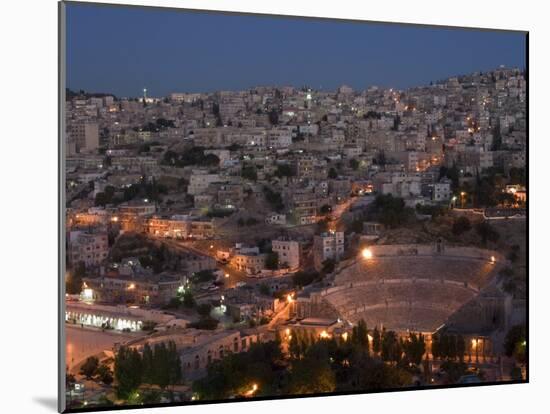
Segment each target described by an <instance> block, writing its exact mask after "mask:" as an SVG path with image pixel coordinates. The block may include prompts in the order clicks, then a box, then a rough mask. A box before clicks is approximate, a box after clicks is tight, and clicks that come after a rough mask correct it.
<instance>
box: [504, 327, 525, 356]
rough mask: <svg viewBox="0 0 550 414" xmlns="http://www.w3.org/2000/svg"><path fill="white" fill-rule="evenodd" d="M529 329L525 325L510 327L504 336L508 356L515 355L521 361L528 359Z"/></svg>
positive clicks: (505, 350)
mask: <svg viewBox="0 0 550 414" xmlns="http://www.w3.org/2000/svg"><path fill="white" fill-rule="evenodd" d="M526 348H527V331H526V329H525V325H515V326H512V327H511V328H510V330H509V331H508V333H507V334H506V337H505V338H504V352H505V354H506V356H508V357H514V358H515V359H516V361H518V362H519V363H524V362H525V359H526Z"/></svg>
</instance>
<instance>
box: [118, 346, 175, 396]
mask: <svg viewBox="0 0 550 414" xmlns="http://www.w3.org/2000/svg"><path fill="white" fill-rule="evenodd" d="M114 373H115V378H116V381H117V385H116V394H117V397H118V398H121V399H124V400H128V399H129V398H131V396H132V395H133V394H134V393H136V391H137V389H138V388H139V387H140V386H141V385H142V384H151V385H158V386H159V387H160V388H161V389H162V390H164V389H166V387H168V386H169V385H175V384H179V383H181V381H182V378H183V375H182V370H181V361H180V358H179V355H178V353H177V350H176V344H175V343H174V342H172V341H170V342H168V344H167V345H166V344H164V343H160V344H156V345H155V346H154V348H151V347H150V346H149V344H146V345H145V346H144V348H143V353H142V354H140V353H139V352H138V351H137V350H136V349H135V348H128V347H121V348H120V349H119V350H118V352H117V354H116V356H115V369H114Z"/></svg>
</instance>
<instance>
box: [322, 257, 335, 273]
mask: <svg viewBox="0 0 550 414" xmlns="http://www.w3.org/2000/svg"><path fill="white" fill-rule="evenodd" d="M335 267H336V262H335V261H334V260H333V259H326V260H325V261H324V262H323V273H325V274H326V273H332V272H334V269H335Z"/></svg>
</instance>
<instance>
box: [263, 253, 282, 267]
mask: <svg viewBox="0 0 550 414" xmlns="http://www.w3.org/2000/svg"><path fill="white" fill-rule="evenodd" d="M265 267H266V268H267V269H269V270H277V269H278V268H279V254H278V253H277V252H271V253H268V254H267V256H266V258H265Z"/></svg>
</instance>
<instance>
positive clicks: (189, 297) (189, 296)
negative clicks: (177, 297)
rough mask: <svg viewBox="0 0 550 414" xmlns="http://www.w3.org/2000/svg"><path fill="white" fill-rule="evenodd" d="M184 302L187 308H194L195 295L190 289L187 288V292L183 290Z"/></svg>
mask: <svg viewBox="0 0 550 414" xmlns="http://www.w3.org/2000/svg"><path fill="white" fill-rule="evenodd" d="M182 303H183V306H185V307H186V308H192V307H193V306H195V297H194V296H193V292H191V290H190V289H186V290H185V292H183V295H182Z"/></svg>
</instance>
